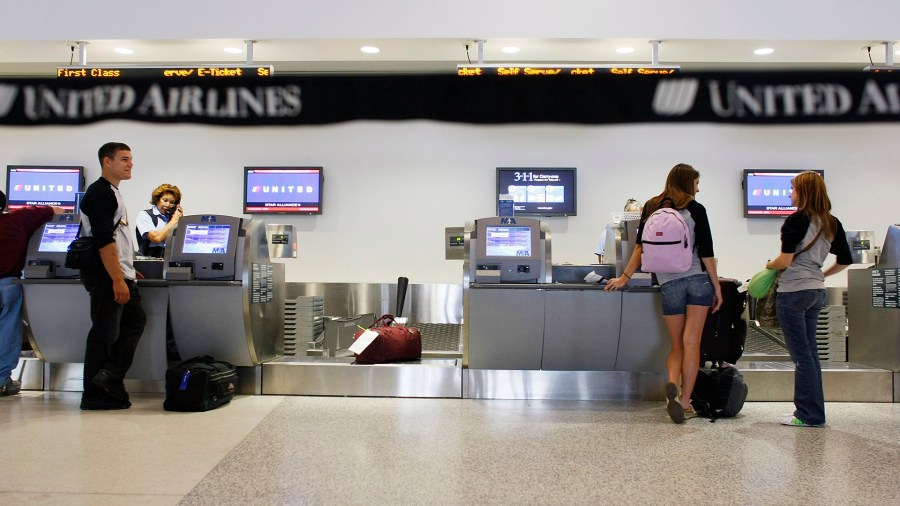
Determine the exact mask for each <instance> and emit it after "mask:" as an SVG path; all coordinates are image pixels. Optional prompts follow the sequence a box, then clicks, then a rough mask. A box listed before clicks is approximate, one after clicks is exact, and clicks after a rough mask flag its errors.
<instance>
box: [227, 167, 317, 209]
mask: <svg viewBox="0 0 900 506" xmlns="http://www.w3.org/2000/svg"><path fill="white" fill-rule="evenodd" d="M324 179H325V178H324V175H323V172H322V167H244V213H245V214H322V182H323V181H324Z"/></svg>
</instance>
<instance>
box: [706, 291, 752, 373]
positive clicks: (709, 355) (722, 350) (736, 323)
mask: <svg viewBox="0 0 900 506" xmlns="http://www.w3.org/2000/svg"><path fill="white" fill-rule="evenodd" d="M719 285H720V286H721V287H722V306H721V307H720V308H719V310H718V311H716V312H715V313H712V312H710V313H709V314H708V315H707V317H706V323H705V324H704V326H703V337H702V339H701V341H700V363H701V364H703V363H706V362H714V363H717V364H722V363H723V362H726V363H729V364H733V363H735V362H737V361H738V359H739V358H741V355H742V354H743V353H744V343H745V342H746V341H747V320H746V319H744V309H745V308H746V307H747V292H746V291H740V290H738V289H739V288H740V286H741V282H740V281H738V280H736V279H731V278H719Z"/></svg>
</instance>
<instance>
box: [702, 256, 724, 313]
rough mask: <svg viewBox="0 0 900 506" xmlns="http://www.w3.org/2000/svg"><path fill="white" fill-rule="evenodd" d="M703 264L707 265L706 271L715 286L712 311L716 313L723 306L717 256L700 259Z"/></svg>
mask: <svg viewBox="0 0 900 506" xmlns="http://www.w3.org/2000/svg"><path fill="white" fill-rule="evenodd" d="M700 261H701V262H703V266H704V267H706V273H707V274H709V282H710V283H712V286H713V305H712V307H711V308H710V311H711V312H713V313H715V312H716V311H718V310H719V308H720V307H722V286H721V285H720V284H719V272H718V270H717V268H716V267H717V266H716V259H715V257H703V258H701V259H700Z"/></svg>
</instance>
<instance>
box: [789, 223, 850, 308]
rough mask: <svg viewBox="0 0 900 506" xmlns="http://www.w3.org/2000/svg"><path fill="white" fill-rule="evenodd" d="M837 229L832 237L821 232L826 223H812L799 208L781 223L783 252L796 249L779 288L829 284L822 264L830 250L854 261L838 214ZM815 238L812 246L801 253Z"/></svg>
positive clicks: (843, 261) (843, 259) (842, 262)
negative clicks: (829, 237) (822, 224)
mask: <svg viewBox="0 0 900 506" xmlns="http://www.w3.org/2000/svg"><path fill="white" fill-rule="evenodd" d="M835 222H836V225H837V227H836V230H835V235H834V239H832V240H830V241H829V240H828V238H827V237H825V234H824V233H823V234H821V235H819V237H818V239H817V238H816V235H818V234H819V230H821V229H822V226H821V225H820V224H818V223H812V222H810V220H809V217H807V216H806V215H805V214H803V213H802V212H799V211H798V212H796V213H794V214H792V215H790V216H788V217H787V218H786V219H785V220H784V225H783V226H782V227H781V251H782V253H794V254H795V256H794V261H793V262H792V263H791V265H790V266H788V268H787V269H785V270H784V272H782V273H781V276H780V277H779V278H778V288H777V291H778V292H798V291H800V290H819V289H824V288H825V273H824V272H822V264H824V263H825V259H826V258H827V257H828V255H829V253H833V254H834V255H836V256H837V263H838V264H840V265H850V264H852V263H853V257H852V256H850V245H849V244H847V235H846V234H845V233H844V226H843V225H842V224H841V222H840V220H838V219H837V218H835ZM813 240H815V243H814V244H813V245H812V246H811V247H810V248H809V250H807V251H804V252H803V253H800V254H797V253H798V252H800V251H801V250H803V249H804V248H805V247H806V246H807V245H809V244H810V242H812V241H813Z"/></svg>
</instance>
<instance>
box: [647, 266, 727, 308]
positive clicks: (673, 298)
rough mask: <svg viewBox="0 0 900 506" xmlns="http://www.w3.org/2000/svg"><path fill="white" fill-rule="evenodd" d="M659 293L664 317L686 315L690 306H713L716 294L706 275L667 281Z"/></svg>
mask: <svg viewBox="0 0 900 506" xmlns="http://www.w3.org/2000/svg"><path fill="white" fill-rule="evenodd" d="M659 293H660V294H661V295H662V310H663V315H664V316H675V315H680V314H685V313H686V312H687V307H688V306H707V307H709V306H712V304H713V295H714V294H715V292H714V291H713V287H712V283H710V282H709V276H708V275H706V274H705V273H704V274H695V275H693V276H689V277H687V278H678V279H673V280H672V281H667V282H665V283H663V284H662V285H660V286H659Z"/></svg>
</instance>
